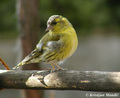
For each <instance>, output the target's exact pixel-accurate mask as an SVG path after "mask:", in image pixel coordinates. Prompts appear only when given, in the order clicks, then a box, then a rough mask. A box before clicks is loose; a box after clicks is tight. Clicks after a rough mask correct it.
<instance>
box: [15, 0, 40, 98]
mask: <svg viewBox="0 0 120 98" xmlns="http://www.w3.org/2000/svg"><path fill="white" fill-rule="evenodd" d="M38 1H39V0H17V16H18V29H19V32H20V38H21V46H22V53H23V57H22V58H24V57H25V56H27V55H28V54H29V53H30V52H31V51H32V50H33V49H34V48H35V46H36V44H37V43H38V32H39V17H38V4H39V2H38ZM22 69H24V70H33V69H34V70H37V69H39V65H38V64H29V65H25V66H23V67H22ZM24 92H25V96H26V98H42V91H36V90H25V91H24Z"/></svg>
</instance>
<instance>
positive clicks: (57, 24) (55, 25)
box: [46, 15, 71, 32]
mask: <svg viewBox="0 0 120 98" xmlns="http://www.w3.org/2000/svg"><path fill="white" fill-rule="evenodd" d="M67 26H71V23H70V22H69V21H68V20H67V19H66V18H65V17H62V16H60V15H53V16H51V17H50V18H49V19H48V21H47V28H46V31H49V30H51V31H53V32H54V31H57V32H58V31H60V30H61V29H63V28H66V27H67Z"/></svg>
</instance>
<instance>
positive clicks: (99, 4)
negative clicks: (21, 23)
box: [0, 0, 120, 98]
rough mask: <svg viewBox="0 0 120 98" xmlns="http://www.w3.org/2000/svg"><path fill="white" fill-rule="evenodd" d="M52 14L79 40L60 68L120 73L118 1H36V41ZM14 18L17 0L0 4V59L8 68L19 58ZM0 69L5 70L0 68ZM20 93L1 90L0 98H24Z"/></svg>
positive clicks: (70, 97)
mask: <svg viewBox="0 0 120 98" xmlns="http://www.w3.org/2000/svg"><path fill="white" fill-rule="evenodd" d="M54 14H59V15H62V16H64V17H66V18H68V20H69V21H70V22H71V23H72V25H73V26H74V28H75V30H76V31H77V35H78V38H79V45H78V49H77V51H76V52H75V53H74V55H73V56H72V57H71V58H69V59H68V60H67V61H66V62H65V63H64V64H63V65H62V67H63V68H67V69H71V70H80V71H86V70H88V71H91V70H92V71H93V70H95V71H120V70H119V69H120V0H39V18H40V26H39V27H40V31H39V34H40V36H39V38H41V36H42V35H44V34H45V33H44V31H45V28H46V22H47V20H48V18H49V17H50V16H51V15H54ZM16 16H17V15H16V0H1V1H0V56H1V57H2V58H3V59H4V60H5V61H6V63H7V64H8V65H10V68H12V67H13V66H15V65H16V64H17V63H18V61H17V60H16V59H18V58H19V56H18V55H17V54H18V53H19V54H22V53H20V51H19V50H21V48H20V47H19V45H20V41H19V38H18V36H19V33H18V31H17V28H18V27H17V26H18V24H17V17H16ZM44 65H45V64H43V65H42V67H43V68H44V67H46V68H50V65H46V66H44ZM0 69H4V67H3V66H2V65H0ZM19 91H20V90H4V91H3V92H2V93H0V98H8V97H9V98H23V96H22V95H21V94H20V92H19ZM53 92H54V91H53ZM86 93H87V92H83V91H55V93H54V96H55V97H54V98H74V97H75V98H87V97H86ZM96 93H97V92H96ZM49 95H50V91H45V95H44V96H45V97H44V98H49ZM119 97H120V95H119V96H118V98H119ZM104 98H107V97H104Z"/></svg>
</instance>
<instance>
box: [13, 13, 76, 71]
mask: <svg viewBox="0 0 120 98" xmlns="http://www.w3.org/2000/svg"><path fill="white" fill-rule="evenodd" d="M46 31H48V33H47V34H45V35H44V36H43V37H42V39H41V40H40V41H39V43H38V44H37V45H36V48H35V49H34V50H33V51H32V52H31V53H30V54H29V55H28V56H26V57H25V59H24V60H23V61H21V62H20V63H19V64H18V65H17V66H15V67H14V68H13V69H16V68H19V66H22V65H25V64H30V63H38V62H46V63H49V64H51V65H52V67H53V69H55V67H54V65H55V66H56V67H58V69H62V68H61V67H60V66H59V65H57V64H60V63H62V62H63V61H64V60H66V59H67V58H69V57H70V56H71V55H72V54H73V53H74V52H75V50H76V48H77V46H78V39H77V35H76V32H75V29H74V28H73V26H72V24H71V23H70V22H69V21H68V20H67V19H66V18H65V17H63V16H61V15H53V16H51V17H50V18H49V19H48V21H47V29H46Z"/></svg>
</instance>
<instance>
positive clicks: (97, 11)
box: [0, 0, 120, 39]
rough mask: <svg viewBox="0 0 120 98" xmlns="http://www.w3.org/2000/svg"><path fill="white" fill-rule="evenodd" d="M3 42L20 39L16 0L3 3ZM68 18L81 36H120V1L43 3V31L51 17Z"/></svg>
mask: <svg viewBox="0 0 120 98" xmlns="http://www.w3.org/2000/svg"><path fill="white" fill-rule="evenodd" d="M0 13H1V14H0V39H3V38H15V37H16V36H17V33H16V32H17V29H16V28H17V18H16V0H2V1H0ZM53 14H59V15H63V16H65V17H67V18H68V19H69V21H70V22H71V23H72V24H73V26H74V28H75V29H76V31H77V33H78V34H79V35H81V36H88V35H89V34H93V33H97V32H96V30H97V31H99V30H101V31H102V32H98V33H103V34H110V33H114V34H120V32H119V31H120V1H119V0H115V1H114V0H75V1H74V0H40V2H39V18H40V29H41V30H44V29H45V27H46V21H47V19H48V17H49V16H51V15H53Z"/></svg>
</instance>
